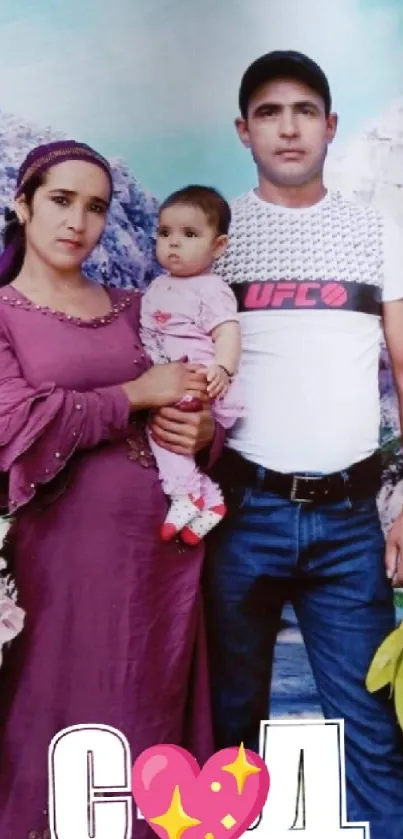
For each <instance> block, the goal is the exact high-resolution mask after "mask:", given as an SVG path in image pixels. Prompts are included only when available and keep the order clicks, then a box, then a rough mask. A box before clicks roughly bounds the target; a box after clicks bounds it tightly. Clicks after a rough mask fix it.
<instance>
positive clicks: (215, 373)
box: [207, 364, 230, 399]
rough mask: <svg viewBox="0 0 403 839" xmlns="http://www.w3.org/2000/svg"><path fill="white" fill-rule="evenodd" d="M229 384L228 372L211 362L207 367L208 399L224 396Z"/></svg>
mask: <svg viewBox="0 0 403 839" xmlns="http://www.w3.org/2000/svg"><path fill="white" fill-rule="evenodd" d="M229 384H230V378H229V376H228V373H226V372H225V370H223V368H222V367H220V366H219V365H218V364H211V365H210V367H208V368H207V393H208V395H209V397H210V399H217V397H218V396H224V394H225V393H226V392H227V390H228V388H229Z"/></svg>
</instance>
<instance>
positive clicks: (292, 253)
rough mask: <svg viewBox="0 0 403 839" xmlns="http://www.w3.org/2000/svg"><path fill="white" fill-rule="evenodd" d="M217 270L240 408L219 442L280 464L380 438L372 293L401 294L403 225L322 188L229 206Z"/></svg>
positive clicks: (377, 326) (346, 450)
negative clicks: (227, 302)
mask: <svg viewBox="0 0 403 839" xmlns="http://www.w3.org/2000/svg"><path fill="white" fill-rule="evenodd" d="M215 270H216V271H217V273H219V274H220V275H221V276H222V277H223V279H224V280H226V281H227V282H228V283H229V284H230V285H231V287H232V289H233V291H234V292H235V294H236V296H237V298H238V303H239V309H240V313H241V314H240V317H241V325H242V333H243V354H242V361H241V367H240V380H241V385H242V387H243V391H244V398H245V403H246V417H245V419H242V420H239V421H238V422H237V424H236V426H235V427H234V429H233V430H232V432H231V437H230V439H229V445H230V446H231V447H232V448H234V449H236V450H238V451H239V452H241V454H243V456H244V457H246V458H248V459H249V460H251V461H254V462H255V463H258V464H260V465H262V466H265V467H266V468H270V469H275V470H277V471H279V472H321V473H329V472H333V471H338V470H341V469H345V468H347V467H348V466H350V465H351V464H353V463H355V462H358V461H360V460H362V459H364V458H365V457H367V456H368V455H370V454H372V453H373V452H374V451H375V450H376V448H377V447H378V444H379V426H380V399H379V385H378V366H379V350H380V341H381V335H382V328H381V326H382V325H381V305H382V301H391V300H398V299H401V298H403V230H401V229H400V228H399V227H398V226H397V225H396V224H395V223H393V222H392V221H390V220H386V219H384V218H383V217H382V216H381V215H379V214H378V212H377V211H375V210H374V209H372V208H368V207H365V206H361V205H360V204H355V203H353V202H351V201H348V200H346V199H344V198H343V197H342V196H341V195H340V194H339V193H337V192H335V193H334V192H333V193H332V192H328V193H327V194H326V196H325V197H324V198H323V199H322V200H321V201H320V202H318V203H317V204H315V205H314V206H311V207H307V208H288V207H282V206H279V205H276V204H270V203H268V202H266V201H263V200H262V199H260V198H259V197H258V196H257V195H256V194H255V192H254V191H251V192H248V193H246V194H245V195H242V196H240V197H239V198H237V199H236V200H235V201H234V203H233V205H232V224H231V231H230V242H229V247H228V249H227V251H226V253H225V254H224V256H223V257H222V258H221V259H220V260H218V262H217V264H216V266H215Z"/></svg>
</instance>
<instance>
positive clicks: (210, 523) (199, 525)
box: [180, 504, 227, 545]
mask: <svg viewBox="0 0 403 839" xmlns="http://www.w3.org/2000/svg"><path fill="white" fill-rule="evenodd" d="M226 512H227V508H226V506H225V504H217V505H216V506H215V507H209V508H208V509H207V510H203V511H202V512H201V513H199V514H198V515H197V516H195V517H194V519H192V521H191V522H189V524H187V525H186V526H185V527H184V528H183V529H182V530H181V532H180V537H181V539H182V542H184V543H185V545H199V544H200V542H201V540H202V539H204V537H205V536H207V533H210V530H213V528H214V527H216V526H217V524H219V523H220V521H222V519H223V518H224V516H225V514H226Z"/></svg>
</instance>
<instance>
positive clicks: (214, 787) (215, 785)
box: [210, 781, 221, 792]
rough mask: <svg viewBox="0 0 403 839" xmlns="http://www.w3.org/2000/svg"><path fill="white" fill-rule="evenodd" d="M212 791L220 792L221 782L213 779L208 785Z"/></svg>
mask: <svg viewBox="0 0 403 839" xmlns="http://www.w3.org/2000/svg"><path fill="white" fill-rule="evenodd" d="M210 789H211V791H212V792H220V789H221V784H220V783H219V782H218V781H213V783H212V784H211V787H210Z"/></svg>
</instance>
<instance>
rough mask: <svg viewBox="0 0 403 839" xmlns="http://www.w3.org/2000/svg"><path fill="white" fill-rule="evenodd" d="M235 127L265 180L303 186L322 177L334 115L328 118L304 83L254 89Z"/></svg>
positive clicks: (280, 81)
mask: <svg viewBox="0 0 403 839" xmlns="http://www.w3.org/2000/svg"><path fill="white" fill-rule="evenodd" d="M236 128H237V131H238V134H239V137H240V139H241V142H242V143H243V145H244V146H246V147H247V148H250V150H251V152H252V157H253V159H254V161H255V163H256V166H257V169H258V172H259V173H260V174H261V175H262V176H263V177H264V178H265V179H266V180H268V181H270V182H271V183H273V184H275V185H277V186H302V185H304V184H308V183H310V182H311V181H312V180H314V179H315V178H316V177H317V176H318V175H320V174H321V173H322V170H323V165H324V162H325V158H326V154H327V148H328V145H329V143H331V142H332V140H333V137H334V136H335V133H336V128H337V116H336V114H330V115H329V116H328V117H327V116H326V113H325V106H324V102H323V100H322V98H321V97H320V96H319V95H318V94H317V93H315V92H314V91H313V90H311V88H309V87H307V86H306V85H305V84H302V82H298V81H293V80H291V79H276V80H274V81H271V82H267V83H266V84H264V85H262V87H260V88H258V90H257V91H256V92H255V93H254V95H253V96H252V98H251V99H250V101H249V106H248V113H247V118H246V119H242V118H239V119H237V120H236Z"/></svg>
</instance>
